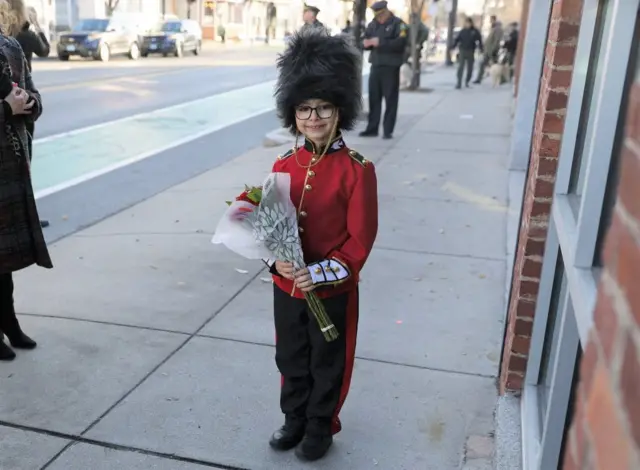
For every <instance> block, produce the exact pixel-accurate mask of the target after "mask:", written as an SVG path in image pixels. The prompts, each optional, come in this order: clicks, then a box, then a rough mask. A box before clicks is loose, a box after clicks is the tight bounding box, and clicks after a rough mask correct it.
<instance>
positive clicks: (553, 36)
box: [500, 0, 583, 393]
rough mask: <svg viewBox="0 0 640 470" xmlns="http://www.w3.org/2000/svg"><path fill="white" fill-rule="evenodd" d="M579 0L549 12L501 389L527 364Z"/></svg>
mask: <svg viewBox="0 0 640 470" xmlns="http://www.w3.org/2000/svg"><path fill="white" fill-rule="evenodd" d="M582 2H583V0H555V1H554V4H553V8H552V11H551V14H550V20H549V21H550V23H549V31H548V35H547V48H546V51H545V58H544V66H543V72H542V78H541V81H540V93H539V97H538V107H537V110H536V118H535V125H534V135H533V140H532V146H531V147H532V149H531V156H530V160H529V173H528V175H529V177H528V179H527V182H526V189H525V195H524V204H523V208H522V223H521V226H520V232H519V236H518V246H517V249H516V257H515V263H514V272H513V285H512V289H511V298H510V301H509V310H508V314H507V331H506V336H505V344H504V353H503V356H502V364H501V370H500V392H501V393H503V392H504V391H505V390H514V391H517V390H520V389H521V388H522V382H523V380H524V372H525V370H526V366H527V357H528V353H529V345H530V337H531V330H532V327H533V316H534V312H535V306H536V299H537V297H538V287H539V283H540V273H541V270H542V255H543V253H544V246H545V241H546V238H547V229H548V223H549V213H550V211H551V200H552V196H553V186H554V183H555V175H556V170H557V161H558V155H559V152H560V140H561V138H562V132H563V130H564V117H565V112H566V107H567V101H568V95H569V86H570V84H571V76H572V73H573V61H574V58H575V51H576V43H577V39H578V32H579V28H580V19H581V15H582ZM536 33H537V34H539V32H536V31H534V32H532V33H531V34H536ZM523 40H524V38H523Z"/></svg>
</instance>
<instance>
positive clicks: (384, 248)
mask: <svg viewBox="0 0 640 470" xmlns="http://www.w3.org/2000/svg"><path fill="white" fill-rule="evenodd" d="M373 249H374V250H382V251H394V252H398V253H407V254H413V255H427V256H444V257H447V258H461V259H477V260H482V261H500V262H505V261H504V259H502V258H492V257H491V256H473V255H459V254H455V253H440V252H437V251H426V250H410V249H407V248H394V247H390V246H378V245H375V246H374V247H373Z"/></svg>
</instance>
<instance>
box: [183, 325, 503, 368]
mask: <svg viewBox="0 0 640 470" xmlns="http://www.w3.org/2000/svg"><path fill="white" fill-rule="evenodd" d="M195 336H196V337H197V338H206V339H215V340H218V341H229V342H231V343H240V344H251V345H253V346H263V347H267V348H272V349H274V348H275V345H273V344H269V343H262V342H259V341H249V340H244V339H237V338H228V337H225V336H214V335H207V334H197V335H195ZM356 359H357V360H359V361H366V362H376V363H378V364H387V365H390V366H398V367H409V368H411V369H418V370H428V371H431V372H442V373H445V374H454V375H463V376H466V377H480V378H484V379H495V378H497V375H489V374H478V373H474V372H465V371H461V370H453V369H442V368H440V367H432V366H419V365H417V364H407V363H404V362H395V361H387V360H384V359H375V358H372V357H364V356H358V355H356Z"/></svg>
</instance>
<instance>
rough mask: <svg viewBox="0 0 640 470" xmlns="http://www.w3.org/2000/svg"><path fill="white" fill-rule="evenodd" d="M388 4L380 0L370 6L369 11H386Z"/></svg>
mask: <svg viewBox="0 0 640 470" xmlns="http://www.w3.org/2000/svg"><path fill="white" fill-rule="evenodd" d="M387 5H388V3H387V2H386V1H385V0H380V1H378V2H375V3H374V4H373V5H371V9H372V10H373V11H375V12H379V11H382V10H386V9H387Z"/></svg>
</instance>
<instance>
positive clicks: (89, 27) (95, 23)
mask: <svg viewBox="0 0 640 470" xmlns="http://www.w3.org/2000/svg"><path fill="white" fill-rule="evenodd" d="M108 25H109V20H103V19H95V20H81V21H80V22H79V23H77V24H76V25H75V26H74V27H73V30H74V31H106V30H107V26H108Z"/></svg>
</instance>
